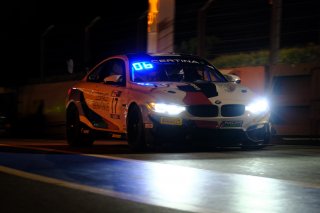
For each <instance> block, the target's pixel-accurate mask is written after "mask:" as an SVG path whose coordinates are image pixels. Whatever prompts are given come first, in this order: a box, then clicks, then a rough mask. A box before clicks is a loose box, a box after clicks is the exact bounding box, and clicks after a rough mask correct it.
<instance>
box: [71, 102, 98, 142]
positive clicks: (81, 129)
mask: <svg viewBox="0 0 320 213" xmlns="http://www.w3.org/2000/svg"><path fill="white" fill-rule="evenodd" d="M66 136H67V142H68V144H69V145H70V146H73V147H79V146H91V145H92V144H93V142H94V139H93V137H92V130H91V129H90V128H89V127H87V126H86V125H84V124H83V123H82V122H81V121H80V119H79V112H78V110H77V108H76V107H75V106H71V107H69V108H68V110H67V115H66Z"/></svg>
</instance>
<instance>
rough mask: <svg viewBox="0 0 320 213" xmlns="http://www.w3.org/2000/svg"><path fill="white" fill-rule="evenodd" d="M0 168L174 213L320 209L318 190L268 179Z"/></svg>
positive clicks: (98, 165)
mask: <svg viewBox="0 0 320 213" xmlns="http://www.w3.org/2000/svg"><path fill="white" fill-rule="evenodd" d="M0 165H1V166H5V167H9V168H13V169H16V170H21V171H25V172H29V173H33V174H37V175H41V176H46V177H50V178H55V179H59V180H63V181H67V182H71V183H76V184H81V185H87V186H90V187H96V188H100V189H106V190H111V191H114V192H117V193H123V194H128V195H132V196H137V197H140V198H148V199H150V198H151V199H154V200H157V199H158V200H161V201H162V202H165V201H167V202H169V203H172V206H171V207H173V208H175V207H177V206H179V205H178V204H180V205H183V204H185V205H189V206H193V207H198V209H211V210H212V212H216V211H217V212H238V211H236V210H239V209H241V212H292V213H294V212H302V211H303V212H317V211H318V210H319V209H320V202H319V197H320V187H319V186H316V187H312V186H304V185H299V184H295V183H290V182H286V181H282V180H275V179H270V178H262V177H254V176H246V175H237V174H225V173H217V172H213V171H206V170H201V169H194V168H188V167H181V166H174V165H166V164H158V163H148V162H142V161H141V162H140V161H130V160H121V159H111V158H110V159H108V158H97V157H93V156H85V155H77V154H54V153H52V154H51V153H50V154H43V153H9V152H4V153H1V152H0ZM174 204H177V206H175V205H174ZM231 204H232V205H231ZM300 210H301V211H300Z"/></svg>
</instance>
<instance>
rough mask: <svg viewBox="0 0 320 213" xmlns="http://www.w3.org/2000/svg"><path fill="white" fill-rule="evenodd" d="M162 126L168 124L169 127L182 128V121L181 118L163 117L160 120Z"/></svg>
mask: <svg viewBox="0 0 320 213" xmlns="http://www.w3.org/2000/svg"><path fill="white" fill-rule="evenodd" d="M160 123H161V124H167V125H176V126H181V125H182V119H181V118H174V117H161V118H160Z"/></svg>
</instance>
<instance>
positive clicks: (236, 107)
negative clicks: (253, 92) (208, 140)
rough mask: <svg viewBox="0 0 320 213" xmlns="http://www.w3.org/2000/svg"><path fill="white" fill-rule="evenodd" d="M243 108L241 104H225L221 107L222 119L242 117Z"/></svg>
mask: <svg viewBox="0 0 320 213" xmlns="http://www.w3.org/2000/svg"><path fill="white" fill-rule="evenodd" d="M244 111H245V106H244V105H242V104H226V105H223V106H222V107H221V115H222V116H223V117H235V116H240V115H243V113H244Z"/></svg>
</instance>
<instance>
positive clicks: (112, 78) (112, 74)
mask: <svg viewBox="0 0 320 213" xmlns="http://www.w3.org/2000/svg"><path fill="white" fill-rule="evenodd" d="M109 65H110V66H108V72H106V75H105V76H104V77H103V79H104V80H103V81H104V82H105V83H106V84H115V85H125V82H126V73H125V63H124V61H123V60H121V59H112V60H110V63H109Z"/></svg>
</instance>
